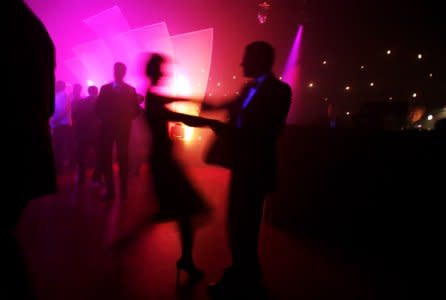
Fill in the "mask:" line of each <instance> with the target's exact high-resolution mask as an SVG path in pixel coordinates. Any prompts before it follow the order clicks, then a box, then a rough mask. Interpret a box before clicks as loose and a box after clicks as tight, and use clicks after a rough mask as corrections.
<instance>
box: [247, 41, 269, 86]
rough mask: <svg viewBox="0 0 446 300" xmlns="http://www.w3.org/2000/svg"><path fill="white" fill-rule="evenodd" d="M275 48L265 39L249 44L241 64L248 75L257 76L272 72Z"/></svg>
mask: <svg viewBox="0 0 446 300" xmlns="http://www.w3.org/2000/svg"><path fill="white" fill-rule="evenodd" d="M274 58H275V53H274V48H273V47H272V46H271V45H270V44H268V43H267V42H263V41H256V42H252V43H250V44H248V45H247V46H246V48H245V54H244V56H243V61H242V63H241V66H242V67H243V73H244V75H245V76H246V77H251V78H255V77H258V76H260V75H263V74H265V73H269V72H271V70H272V68H273V64H274Z"/></svg>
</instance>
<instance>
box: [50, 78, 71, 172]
mask: <svg viewBox="0 0 446 300" xmlns="http://www.w3.org/2000/svg"><path fill="white" fill-rule="evenodd" d="M65 89H66V83H65V82H64V81H62V80H58V81H57V82H56V94H55V100H54V102H55V108H54V113H53V115H52V117H51V127H52V129H53V139H54V152H55V155H56V168H57V172H58V173H59V174H62V173H63V172H64V171H65V165H66V162H68V163H69V164H71V163H72V152H73V150H72V149H71V147H72V145H73V141H72V134H71V131H72V128H71V125H72V119H71V102H70V100H69V99H68V96H67V93H66V92H65Z"/></svg>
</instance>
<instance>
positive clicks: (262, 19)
mask: <svg viewBox="0 0 446 300" xmlns="http://www.w3.org/2000/svg"><path fill="white" fill-rule="evenodd" d="M270 10H271V4H270V3H269V2H268V1H263V2H261V3H259V5H258V12H257V20H258V21H259V23H260V24H265V23H266V21H267V19H268V15H269V12H270Z"/></svg>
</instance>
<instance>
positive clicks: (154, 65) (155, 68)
mask: <svg viewBox="0 0 446 300" xmlns="http://www.w3.org/2000/svg"><path fill="white" fill-rule="evenodd" d="M165 61H166V59H165V57H164V56H162V55H161V54H158V53H154V54H152V56H150V59H149V61H148V62H147V65H146V75H147V76H149V77H154V76H157V75H159V73H160V72H161V65H162V64H163V63H164V62H165Z"/></svg>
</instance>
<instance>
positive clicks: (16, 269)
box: [0, 1, 56, 299]
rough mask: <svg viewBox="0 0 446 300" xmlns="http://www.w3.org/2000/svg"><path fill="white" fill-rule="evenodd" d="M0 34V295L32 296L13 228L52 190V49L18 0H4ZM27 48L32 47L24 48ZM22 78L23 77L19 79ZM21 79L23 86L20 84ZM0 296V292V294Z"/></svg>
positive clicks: (9, 297)
mask: <svg viewBox="0 0 446 300" xmlns="http://www.w3.org/2000/svg"><path fill="white" fill-rule="evenodd" d="M2 7H3V8H4V10H3V11H2V12H3V13H4V14H5V16H8V17H9V23H8V26H11V28H14V30H6V31H5V34H4V35H3V41H4V45H3V51H5V52H6V53H5V52H3V53H4V55H5V56H4V57H5V59H4V60H3V62H2V67H3V71H4V72H5V74H7V76H5V77H4V79H3V80H4V81H5V82H4V86H3V96H4V97H5V99H7V102H5V104H6V111H7V113H5V114H4V116H3V117H2V122H5V123H6V124H5V125H6V127H4V128H5V129H6V130H5V135H4V136H3V143H4V144H3V145H4V147H3V149H4V151H6V153H5V152H4V154H3V155H5V157H6V158H7V159H4V160H3V163H2V170H3V172H4V174H5V175H4V177H3V179H2V181H3V184H4V185H2V186H3V187H4V188H3V190H2V193H3V195H4V196H5V197H8V198H5V199H3V200H4V201H2V209H1V214H2V222H1V223H2V225H1V244H2V250H3V252H2V258H1V260H2V263H1V269H0V272H1V273H2V276H1V277H2V280H1V281H2V283H1V285H2V287H1V289H0V290H1V297H6V298H7V299H32V296H33V295H32V294H33V293H32V291H31V288H30V285H29V280H28V278H27V272H26V266H25V264H24V260H23V259H22V253H21V249H20V246H19V243H18V240H17V237H16V235H15V233H14V229H15V227H16V225H17V224H18V223H19V220H20V217H21V215H22V213H23V211H24V209H25V207H26V206H27V204H28V203H29V202H30V200H31V199H34V198H37V197H40V196H43V195H46V194H50V193H53V192H55V191H56V174H55V167H54V159H53V150H52V144H51V134H50V128H49V119H50V117H51V115H52V114H53V112H54V91H55V86H54V81H55V78H54V69H55V50H54V45H53V42H52V40H51V38H50V36H49V34H48V32H47V31H46V29H45V27H44V25H43V24H42V23H41V21H40V20H39V19H38V18H37V17H36V16H35V15H34V14H33V12H32V11H31V10H30V9H29V8H28V7H27V5H26V4H24V3H23V1H7V2H6V3H5V4H3V5H2ZM30 49H32V50H30ZM24 80H25V81H24ZM24 85H25V86H26V88H24ZM2 299H3V298H2Z"/></svg>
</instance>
